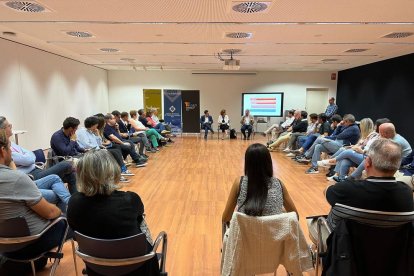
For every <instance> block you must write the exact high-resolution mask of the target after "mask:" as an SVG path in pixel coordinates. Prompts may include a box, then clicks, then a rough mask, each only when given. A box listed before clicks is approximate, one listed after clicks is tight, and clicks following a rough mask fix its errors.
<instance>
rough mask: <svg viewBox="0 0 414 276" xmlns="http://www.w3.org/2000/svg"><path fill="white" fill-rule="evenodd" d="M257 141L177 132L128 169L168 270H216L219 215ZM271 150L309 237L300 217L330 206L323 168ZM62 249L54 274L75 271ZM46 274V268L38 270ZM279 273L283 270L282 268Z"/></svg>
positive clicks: (179, 272) (181, 272) (204, 272)
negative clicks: (163, 246) (164, 248)
mask: <svg viewBox="0 0 414 276" xmlns="http://www.w3.org/2000/svg"><path fill="white" fill-rule="evenodd" d="M209 138H211V137H209ZM255 142H259V143H265V142H266V140H265V138H264V137H261V136H260V137H258V135H256V137H255V140H252V141H242V140H218V139H217V136H214V139H209V140H207V141H205V140H204V139H199V138H198V137H183V138H179V137H177V138H176V139H175V143H174V144H173V145H172V146H170V147H168V148H163V149H162V150H161V151H160V152H158V153H155V154H151V156H150V161H149V164H148V166H147V167H146V168H139V169H135V168H134V169H132V171H133V172H134V173H136V175H135V176H134V177H131V180H132V181H131V183H130V184H128V185H127V186H126V187H125V188H124V189H125V190H130V191H134V192H136V193H138V194H139V195H140V196H141V199H142V201H143V202H144V205H145V210H146V211H145V212H146V215H147V216H146V219H147V222H148V224H149V227H150V229H151V232H152V235H153V236H156V235H157V234H158V232H159V231H162V230H164V231H166V232H167V233H168V239H169V240H168V255H167V271H168V272H169V275H173V276H175V275H180V276H181V275H219V274H220V248H221V214H222V211H223V209H224V205H225V202H226V200H227V196H228V193H229V189H230V187H231V184H232V183H233V180H234V179H235V178H236V177H239V176H240V175H242V174H243V166H244V152H245V150H246V148H247V147H248V145H249V144H251V143H255ZM271 154H272V158H273V168H274V173H275V176H276V177H278V178H280V179H281V180H282V181H283V182H284V183H285V185H286V187H287V189H288V191H289V193H290V195H291V197H292V199H293V200H294V202H295V204H296V206H297V208H298V210H299V215H300V223H301V226H302V229H303V230H304V232H305V235H306V237H307V236H308V231H307V229H306V223H305V220H304V218H305V217H306V216H308V215H315V214H326V213H327V212H328V210H329V206H328V204H327V203H326V201H325V199H324V197H323V190H324V189H325V187H326V186H327V184H328V182H327V180H326V178H325V172H324V171H323V170H322V171H321V173H320V174H319V175H305V173H304V172H305V170H306V169H307V168H308V167H307V166H303V165H299V164H297V163H296V162H293V161H292V160H290V158H288V157H286V156H285V154H284V153H282V152H272V153H271ZM85 211H87V210H85ZM64 254H65V257H64V258H63V260H62V261H61V263H60V265H59V267H58V269H57V273H56V275H65V276H66V275H68V276H69V275H75V269H74V265H73V259H72V252H71V246H70V243H66V244H65V247H64ZM78 265H79V267H83V263H82V261H81V260H80V259H78ZM79 271H80V268H79ZM48 273H49V269H46V270H44V271H42V272H41V273H39V274H38V275H48ZM278 275H286V272H284V271H283V268H279V270H278ZM307 275H313V273H312V272H311V273H309V274H307Z"/></svg>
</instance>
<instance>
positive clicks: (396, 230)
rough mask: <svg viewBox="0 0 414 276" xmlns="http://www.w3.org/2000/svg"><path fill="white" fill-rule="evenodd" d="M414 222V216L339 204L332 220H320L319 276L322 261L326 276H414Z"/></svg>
mask: <svg viewBox="0 0 414 276" xmlns="http://www.w3.org/2000/svg"><path fill="white" fill-rule="evenodd" d="M335 221H338V223H337V224H336V226H335V228H334V230H333V231H332V230H331V229H330V226H329V225H332V223H333V222H335ZM328 222H330V224H329V223H328ZM413 222H414V212H380V211H373V210H364V209H359V208H354V207H350V206H346V205H342V204H336V205H335V206H334V207H333V208H332V211H331V213H330V214H329V217H328V218H325V217H319V218H318V219H317V238H316V243H317V244H316V249H315V250H316V275H318V270H319V266H320V265H321V260H322V258H323V267H322V275H350V276H351V275H352V276H354V275H355V276H358V275H376V276H378V275H414V263H413V262H412V259H413V258H414V225H413ZM309 232H310V233H311V230H310V231H309ZM326 233H328V235H329V237H328V239H327V241H326V245H325V243H324V237H323V236H324V235H325V237H326Z"/></svg>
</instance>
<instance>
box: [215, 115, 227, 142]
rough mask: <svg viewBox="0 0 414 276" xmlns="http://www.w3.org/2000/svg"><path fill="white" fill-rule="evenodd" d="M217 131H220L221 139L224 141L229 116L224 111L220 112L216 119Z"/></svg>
mask: <svg viewBox="0 0 414 276" xmlns="http://www.w3.org/2000/svg"><path fill="white" fill-rule="evenodd" d="M217 122H218V126H219V129H221V139H222V140H224V138H225V137H227V131H228V129H229V128H230V120H229V116H227V115H226V110H225V109H222V110H221V111H220V116H219V117H218V119H217Z"/></svg>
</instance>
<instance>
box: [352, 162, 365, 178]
mask: <svg viewBox="0 0 414 276" xmlns="http://www.w3.org/2000/svg"><path fill="white" fill-rule="evenodd" d="M364 170H365V160H362V161H361V164H359V166H358V167H357V168H356V170H355V171H353V173H352V174H351V177H353V178H355V179H360V178H361V177H362V172H363V171H364Z"/></svg>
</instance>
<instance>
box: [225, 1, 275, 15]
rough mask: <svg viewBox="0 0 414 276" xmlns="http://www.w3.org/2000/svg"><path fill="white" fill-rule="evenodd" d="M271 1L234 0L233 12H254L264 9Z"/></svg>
mask: <svg viewBox="0 0 414 276" xmlns="http://www.w3.org/2000/svg"><path fill="white" fill-rule="evenodd" d="M270 3H271V2H259V1H247V2H240V1H236V2H234V3H233V6H232V9H233V11H235V12H240V13H256V12H263V11H265V10H266V9H267V8H268V7H269V5H270Z"/></svg>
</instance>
